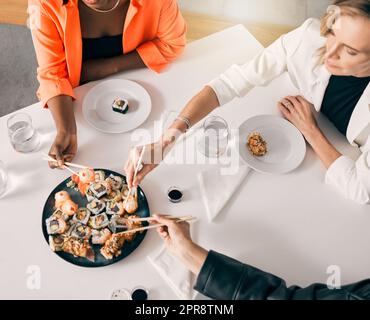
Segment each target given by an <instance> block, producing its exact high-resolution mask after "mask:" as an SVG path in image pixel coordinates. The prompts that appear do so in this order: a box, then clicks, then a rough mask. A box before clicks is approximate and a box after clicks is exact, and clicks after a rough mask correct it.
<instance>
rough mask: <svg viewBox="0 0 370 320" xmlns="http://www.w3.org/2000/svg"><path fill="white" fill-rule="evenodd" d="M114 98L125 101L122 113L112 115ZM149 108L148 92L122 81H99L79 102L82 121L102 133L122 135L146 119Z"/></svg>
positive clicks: (131, 82) (150, 104) (132, 83)
mask: <svg viewBox="0 0 370 320" xmlns="http://www.w3.org/2000/svg"><path fill="white" fill-rule="evenodd" d="M116 98H124V99H126V100H128V104H129V110H128V112H127V113H126V114H121V113H117V112H114V111H113V109H112V103H113V101H114V100H115V99H116ZM151 109H152V103H151V99H150V96H149V93H148V92H147V91H146V90H145V89H144V88H143V87H142V86H140V85H139V84H137V83H136V82H133V81H129V80H124V79H111V80H106V81H103V82H101V83H99V84H97V85H96V86H95V87H93V88H92V89H91V90H90V91H89V92H88V93H87V94H86V96H85V98H84V100H83V103H82V114H83V116H84V118H85V120H86V121H87V122H88V123H89V124H90V125H91V126H92V127H94V128H95V129H97V130H99V131H102V132H105V133H123V132H128V131H131V130H133V129H136V128H137V127H139V126H140V125H141V124H143V123H144V121H145V120H146V119H147V118H148V116H149V114H150V111H151Z"/></svg>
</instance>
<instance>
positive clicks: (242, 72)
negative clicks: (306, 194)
mask: <svg viewBox="0 0 370 320" xmlns="http://www.w3.org/2000/svg"><path fill="white" fill-rule="evenodd" d="M325 42H326V38H324V37H322V36H321V35H320V21H319V20H317V19H308V20H307V21H306V22H304V23H303V25H302V26H300V27H299V28H297V29H295V30H293V31H292V32H290V33H288V34H286V35H284V36H282V37H280V38H279V39H278V40H276V41H275V42H274V43H273V44H271V45H270V46H269V47H268V48H266V49H265V50H263V52H262V53H261V54H259V55H258V56H257V57H256V58H254V59H253V60H252V61H249V62H247V63H246V64H244V65H243V66H238V65H233V66H231V67H230V68H229V69H228V70H227V71H226V72H225V73H223V74H221V75H220V76H219V77H218V78H216V79H214V80H213V81H211V82H210V83H209V84H208V86H210V87H211V88H212V89H213V90H214V91H215V93H216V95H217V97H218V100H219V102H220V105H224V104H227V103H228V102H230V101H231V100H233V99H234V98H236V97H242V96H244V95H246V94H247V93H248V92H249V91H250V90H251V89H252V88H253V87H255V86H264V85H267V84H268V83H269V82H270V81H272V80H273V79H274V78H276V77H278V76H280V75H281V74H283V73H284V72H288V74H289V76H290V79H291V80H292V82H293V84H294V85H295V86H296V87H297V88H298V90H299V91H300V93H301V95H302V96H303V97H304V98H305V99H306V100H308V101H310V102H311V103H312V104H313V105H314V106H315V109H316V110H317V111H320V108H321V104H322V101H323V98H324V95H325V91H326V88H327V86H328V83H329V79H330V76H331V74H330V73H329V72H328V70H327V69H326V67H325V65H323V64H320V63H318V61H319V55H318V49H319V48H321V47H322V46H324V45H325ZM347 139H348V141H349V142H350V143H351V144H352V145H354V146H357V147H358V148H360V150H361V152H362V154H361V156H360V157H359V158H358V159H357V161H353V160H352V159H350V158H349V157H346V156H342V157H340V158H339V159H337V160H336V161H335V162H334V163H333V164H332V165H331V166H330V168H329V169H328V170H327V172H326V177H325V181H326V183H328V184H330V185H333V186H335V187H336V188H337V189H338V190H339V191H340V192H341V193H342V194H343V195H344V196H345V197H346V198H348V199H352V200H355V201H357V202H359V203H361V204H369V203H370V85H368V86H367V88H366V89H365V91H364V93H363V95H362V97H361V99H360V100H359V102H358V104H357V105H356V107H355V110H354V112H353V114H352V117H351V119H350V122H349V126H348V129H347Z"/></svg>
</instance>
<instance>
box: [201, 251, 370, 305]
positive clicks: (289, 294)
mask: <svg viewBox="0 0 370 320" xmlns="http://www.w3.org/2000/svg"><path fill="white" fill-rule="evenodd" d="M195 290H197V291H199V292H200V293H202V294H203V295H205V296H207V297H210V298H212V299H217V300H265V299H268V300H364V299H370V279H368V280H364V281H361V282H358V283H354V284H350V285H346V286H342V288H341V289H328V287H327V285H325V284H313V285H310V286H309V287H307V288H300V287H298V286H292V287H289V288H288V287H287V286H286V283H285V281H284V280H282V279H280V278H278V277H276V276H274V275H272V274H269V273H267V272H264V271H261V270H258V269H256V268H254V267H252V266H249V265H246V264H244V263H241V262H239V261H237V260H234V259H231V258H229V257H226V256H224V255H222V254H219V253H217V252H214V251H210V252H209V254H208V256H207V259H206V261H205V263H204V265H203V267H202V269H201V271H200V273H199V276H198V279H197V282H196V285H195Z"/></svg>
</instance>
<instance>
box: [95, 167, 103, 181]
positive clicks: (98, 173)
mask: <svg viewBox="0 0 370 320" xmlns="http://www.w3.org/2000/svg"><path fill="white" fill-rule="evenodd" d="M104 180H105V172H104V171H102V170H97V171H95V182H103V181H104Z"/></svg>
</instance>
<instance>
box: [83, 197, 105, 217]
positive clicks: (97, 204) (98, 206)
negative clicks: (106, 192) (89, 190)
mask: <svg viewBox="0 0 370 320" xmlns="http://www.w3.org/2000/svg"><path fill="white" fill-rule="evenodd" d="M87 209H89V210H90V212H91V213H92V214H99V213H100V212H102V211H103V210H104V209H105V203H104V201H101V200H98V199H94V200H93V201H91V202H90V203H88V204H87Z"/></svg>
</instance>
